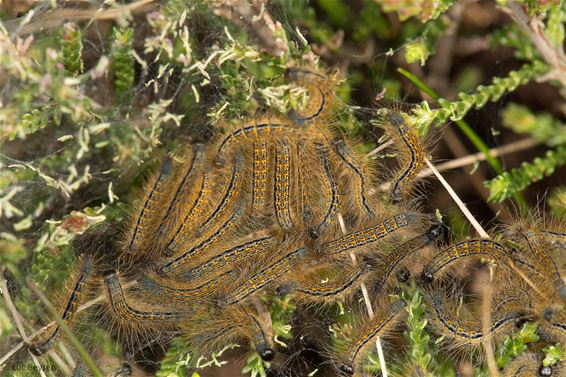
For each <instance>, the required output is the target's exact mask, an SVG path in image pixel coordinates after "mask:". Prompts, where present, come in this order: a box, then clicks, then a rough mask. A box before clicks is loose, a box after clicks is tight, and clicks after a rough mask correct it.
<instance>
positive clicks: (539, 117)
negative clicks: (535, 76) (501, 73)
mask: <svg viewBox="0 0 566 377" xmlns="http://www.w3.org/2000/svg"><path fill="white" fill-rule="evenodd" d="M501 115H502V124H503V126H504V127H506V128H509V129H511V130H513V131H514V132H515V133H518V134H530V135H531V136H532V137H533V138H534V139H535V140H536V141H539V142H541V143H545V144H547V145H549V146H555V145H559V144H564V143H566V125H564V123H563V122H561V121H560V120H558V119H556V118H555V117H553V116H552V115H551V114H549V113H541V114H533V113H532V112H531V111H530V110H529V109H528V108H527V107H526V106H521V105H518V104H516V103H512V102H511V103H509V104H508V105H507V106H506V107H505V108H504V109H503V112H502V114H501Z"/></svg>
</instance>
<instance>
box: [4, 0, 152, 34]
mask: <svg viewBox="0 0 566 377" xmlns="http://www.w3.org/2000/svg"><path fill="white" fill-rule="evenodd" d="M154 8H155V0H138V1H134V2H133V3H130V4H126V5H122V6H117V7H114V8H109V9H100V8H93V9H65V8H63V9H53V10H46V11H43V10H40V11H38V12H37V15H34V16H32V17H31V19H30V20H29V22H28V23H26V21H28V20H27V17H26V18H24V20H20V19H17V20H9V21H4V22H0V26H3V27H4V28H5V29H6V30H7V31H8V33H9V34H10V36H11V37H12V38H14V39H15V38H16V37H18V36H20V35H25V34H32V33H36V32H39V31H47V30H50V29H54V28H58V27H60V26H61V23H62V22H63V21H64V20H68V21H95V20H99V21H104V20H115V19H118V18H120V17H125V16H127V15H130V14H135V13H143V12H148V11H150V10H152V9H154Z"/></svg>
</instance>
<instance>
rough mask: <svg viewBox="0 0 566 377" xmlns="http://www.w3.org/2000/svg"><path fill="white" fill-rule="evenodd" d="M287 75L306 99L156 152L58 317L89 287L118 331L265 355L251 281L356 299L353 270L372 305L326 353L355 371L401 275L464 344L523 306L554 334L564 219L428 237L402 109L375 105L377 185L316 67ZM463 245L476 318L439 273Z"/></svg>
mask: <svg viewBox="0 0 566 377" xmlns="http://www.w3.org/2000/svg"><path fill="white" fill-rule="evenodd" d="M287 77H288V80H290V81H291V82H294V83H296V84H298V85H300V86H303V87H304V88H306V89H307V91H308V93H309V98H310V100H309V102H308V104H307V106H306V108H305V109H303V110H301V111H291V112H289V114H287V116H275V115H274V116H263V117H261V118H256V119H253V120H248V121H246V122H242V123H241V124H240V126H238V127H233V126H229V125H224V130H223V131H219V132H218V133H217V135H216V136H215V137H214V138H213V139H212V141H211V142H209V143H208V144H207V145H192V146H189V147H188V148H186V150H185V151H183V153H182V154H181V155H180V156H179V155H178V156H175V157H169V158H167V159H165V161H164V162H163V163H162V166H161V168H160V169H159V170H158V171H157V172H156V173H155V174H154V175H153V177H152V178H151V179H149V181H148V182H147V185H146V188H145V192H144V193H143V195H141V199H140V200H139V202H138V203H137V204H136V205H135V206H134V209H133V210H132V214H131V217H130V219H129V220H128V221H127V222H126V223H125V225H124V231H123V234H122V235H121V237H120V238H121V242H119V243H118V245H117V246H116V249H117V250H118V251H117V252H116V253H114V254H113V255H115V256H114V257H111V258H110V261H109V262H108V257H106V261H105V262H102V259H104V258H101V261H100V263H98V261H97V258H99V257H97V255H100V253H101V251H100V250H96V252H95V251H92V250H91V251H89V247H88V245H87V247H86V248H85V252H84V254H83V255H82V257H81V258H82V262H81V263H82V265H81V266H82V267H81V268H80V269H79V270H78V272H77V274H76V276H75V278H74V281H73V284H71V285H70V288H69V294H68V299H67V302H66V303H65V306H64V310H63V312H62V315H61V316H62V319H63V320H64V321H66V322H69V321H71V319H72V318H73V315H74V314H75V312H76V309H77V307H78V305H79V303H82V302H84V300H85V299H86V298H87V297H92V296H96V295H104V296H105V298H106V299H105V301H104V303H103V304H102V307H103V310H104V311H105V312H106V316H107V317H108V318H111V320H110V321H109V323H108V326H109V327H110V328H111V329H113V330H116V329H117V330H116V331H114V332H115V333H117V334H118V335H119V336H120V337H122V339H123V340H124V341H125V342H139V343H146V342H149V341H150V340H151V339H153V338H154V337H158V335H159V333H160V332H162V331H164V330H175V331H180V332H181V333H182V334H183V335H184V336H186V337H187V340H188V342H190V343H191V345H194V349H196V350H200V351H202V352H210V351H213V350H217V349H219V348H221V347H222V346H224V345H225V344H227V343H230V342H233V341H239V342H242V343H247V344H249V345H250V346H251V347H252V348H254V349H255V350H256V351H257V352H258V354H259V355H260V356H261V357H262V358H263V359H264V360H271V359H272V358H273V357H274V355H275V345H274V341H273V333H272V329H271V323H270V319H269V316H268V315H267V316H266V315H265V314H266V312H265V310H264V309H262V303H261V301H260V300H259V298H260V297H261V296H262V295H265V294H289V295H291V297H292V299H293V300H295V301H296V302H299V303H300V302H304V303H308V304H320V305H325V304H326V305H328V304H332V303H335V302H338V301H342V302H348V301H350V302H351V301H353V300H354V299H358V298H359V289H360V286H361V284H362V282H363V283H364V284H365V285H366V286H367V287H368V291H369V297H370V299H371V300H370V301H371V304H372V305H373V307H374V310H375V315H374V316H373V318H367V319H365V320H362V321H360V325H359V326H357V328H356V329H355V330H354V333H353V334H352V336H351V338H350V341H349V343H348V345H347V347H345V349H344V350H343V351H338V352H336V354H335V357H334V360H335V364H336V367H337V369H338V370H340V371H341V373H344V374H346V375H353V374H356V375H363V374H364V368H363V364H364V361H363V360H364V357H365V355H366V354H367V351H368V349H371V348H373V345H374V344H375V339H376V338H377V337H383V336H384V335H386V334H387V332H389V331H391V330H392V329H394V328H395V327H396V326H398V325H400V324H401V323H402V322H403V320H404V318H405V316H406V315H407V310H406V306H407V304H406V302H405V301H404V300H403V299H402V298H401V296H400V295H399V294H398V290H396V287H397V286H398V283H399V281H401V282H405V281H407V280H408V279H410V277H411V276H417V278H418V279H417V280H418V281H419V284H421V286H422V290H423V292H424V293H425V298H426V303H427V315H428V318H429V319H428V321H429V323H430V324H431V325H432V327H433V328H434V330H435V331H436V332H437V333H438V334H439V335H443V336H444V337H445V338H446V339H451V341H450V343H451V344H452V345H456V346H457V347H463V348H468V347H474V346H476V345H477V344H481V342H483V341H485V340H486V339H488V340H490V341H491V340H492V339H496V338H497V336H499V335H501V334H509V332H510V331H512V330H513V329H516V328H517V326H518V324H521V323H524V322H525V321H539V322H540V324H541V326H540V327H541V329H542V332H543V333H544V335H545V336H546V337H547V338H546V339H548V341H549V342H556V341H558V342H564V341H565V340H566V313H565V312H564V310H563V308H564V298H565V297H566V288H565V286H564V281H563V278H562V276H563V273H564V267H565V266H564V265H560V264H559V263H556V261H557V260H559V257H560V256H561V255H563V253H564V248H565V246H564V245H565V244H566V229H563V228H562V227H560V226H557V227H551V228H553V229H552V230H548V229H542V230H541V229H540V228H537V229H532V228H530V227H529V226H527V225H526V224H523V225H520V226H515V227H509V228H507V229H506V230H505V233H504V234H505V237H504V239H505V242H503V241H501V242H498V241H495V240H491V239H472V240H466V241H462V242H459V243H456V244H454V245H452V246H449V247H439V246H438V245H436V244H437V243H438V242H437V240H438V239H439V238H442V237H440V236H441V235H442V234H443V229H444V226H443V225H442V224H441V223H440V222H439V221H438V220H437V219H436V217H435V216H430V215H425V214H422V213H421V212H420V211H419V210H418V209H417V208H416V207H415V206H414V204H411V203H413V202H414V200H411V190H412V188H413V187H414V185H415V181H416V178H417V174H418V173H419V171H420V170H421V169H422V167H423V166H424V161H425V152H424V149H423V147H422V143H421V140H420V138H419V137H418V136H417V135H416V134H415V132H414V131H413V130H412V129H411V128H410V127H409V126H408V125H407V124H406V123H405V122H404V119H403V116H402V115H400V114H397V113H395V112H388V113H387V115H386V116H385V121H384V124H385V127H384V129H385V132H386V133H387V134H388V136H389V138H390V139H391V140H393V141H394V145H395V146H396V148H397V155H398V156H399V161H400V163H399V164H398V168H397V171H396V172H393V173H392V174H390V175H389V176H387V177H384V179H386V180H389V181H390V182H391V185H390V187H391V190H390V192H389V194H388V195H378V193H377V191H378V190H377V189H376V188H377V186H378V184H379V183H380V182H379V180H378V174H377V173H378V171H377V170H378V169H377V168H378V166H376V163H375V162H372V161H369V160H368V159H366V158H365V157H364V156H363V155H360V154H359V153H357V152H355V150H354V148H353V147H352V145H351V143H350V142H349V141H347V140H344V139H342V138H341V137H339V136H338V133H337V132H336V131H335V130H334V129H332V127H331V126H330V124H331V123H332V118H331V117H332V107H333V106H332V105H333V92H334V88H333V82H332V79H329V78H328V77H327V75H323V74H321V73H319V72H316V71H314V70H310V69H303V68H289V69H288V71H287ZM217 128H222V127H217ZM500 238H502V237H500ZM92 248H93V249H100V248H101V246H96V247H95V246H92ZM104 252H106V251H104V250H103V251H102V253H104ZM352 256H355V257H354V258H352ZM468 259H473V260H475V261H481V262H486V261H487V262H489V263H490V266H491V270H492V272H493V274H492V285H493V287H495V288H494V292H493V296H492V301H491V304H490V305H491V306H490V323H489V324H488V325H487V326H485V325H482V322H481V321H480V320H479V319H478V318H479V317H480V316H478V315H474V313H473V312H472V311H471V310H470V313H467V312H466V310H465V309H466V308H461V307H457V305H456V303H457V302H458V301H459V300H458V299H459V297H456V295H455V293H454V290H449V289H446V286H447V284H444V282H445V281H448V280H453V278H452V277H451V275H453V274H451V272H453V268H454V267H455V266H456V265H457V264H458V265H460V264H461V262H462V261H463V260H468ZM353 260H355V262H354V263H352V261H353ZM562 260H564V258H562ZM134 281H135V284H131V283H132V282H134ZM465 312H466V313H465ZM59 332H60V330H59V328H58V327H56V328H54V329H51V331H50V332H49V333H48V334H45V335H44V336H43V337H42V338H41V340H35V341H34V343H32V344H30V345H29V349H30V351H31V352H32V353H34V354H36V355H39V354H43V353H45V352H46V351H47V350H48V349H49V348H50V346H51V345H52V343H53V342H54V340H55V338H56V337H57V335H58V334H59ZM533 352H535V351H533ZM533 355H535V356H533ZM536 357H537V356H536V354H529V357H525V358H524V362H523V364H521V365H519V364H520V363H521V362H520V360H517V361H515V362H514V363H513V364H512V366H510V369H511V370H512V371H511V372H509V373H508V375H510V376H511V375H513V376H519V375H520V376H523V375H536V373H538V372H537V370H538V367H539V366H540V359H539V360H538V361H539V362H536V361H535V362H534V361H533V358H535V359H536ZM532 365H534V366H535V367H534V368H535V369H536V370H535V371H534V372H533V368H531V366H532ZM525 368H526V369H525ZM527 370H528V373H534V374H524V373H523V371H527ZM547 372H548V371H547ZM506 373H507V372H506ZM545 373H546V372H545Z"/></svg>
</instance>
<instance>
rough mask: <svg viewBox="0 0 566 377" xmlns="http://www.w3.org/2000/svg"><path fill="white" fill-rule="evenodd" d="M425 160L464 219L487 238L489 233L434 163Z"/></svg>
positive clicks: (481, 235)
mask: <svg viewBox="0 0 566 377" xmlns="http://www.w3.org/2000/svg"><path fill="white" fill-rule="evenodd" d="M425 162H426V164H427V165H428V167H429V169H430V170H432V172H433V173H434V175H435V176H436V178H438V180H439V181H440V183H442V186H444V188H445V189H446V191H448V194H449V195H450V196H451V197H452V199H453V200H454V201H455V202H456V205H457V206H458V208H460V211H462V213H463V214H464V216H466V219H468V221H469V222H470V224H472V226H473V227H474V229H475V230H476V232H478V234H479V235H480V237H482V238H489V234H487V232H486V231H485V230H484V229H483V228H482V226H481V225H480V223H479V222H478V221H477V220H476V218H475V217H474V216H473V215H472V213H471V212H470V210H469V209H468V207H466V205H465V204H464V202H462V200H461V199H460V197H458V195H457V194H456V192H455V191H454V189H452V187H451V186H450V185H449V184H448V182H446V180H445V179H444V177H443V176H442V175H441V174H440V173H439V172H438V170H436V168H435V167H434V165H432V164H431V163H430V161H429V160H428V158H425Z"/></svg>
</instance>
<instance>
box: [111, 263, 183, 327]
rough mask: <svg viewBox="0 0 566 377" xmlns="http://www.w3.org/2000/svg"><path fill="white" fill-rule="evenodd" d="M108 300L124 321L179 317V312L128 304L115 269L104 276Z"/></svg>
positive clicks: (165, 319)
mask: <svg viewBox="0 0 566 377" xmlns="http://www.w3.org/2000/svg"><path fill="white" fill-rule="evenodd" d="M104 282H105V284H106V288H107V294H108V302H109V304H110V307H111V308H112V310H113V311H114V313H116V315H117V316H118V317H120V318H121V319H123V320H125V321H129V320H131V321H134V322H135V321H150V322H153V321H172V320H175V319H178V318H179V317H180V313H174V312H169V311H147V310H141V309H138V308H134V307H132V306H130V304H128V301H127V299H126V296H125V294H124V291H123V288H122V284H121V283H120V278H119V277H118V275H117V274H116V272H115V271H113V272H110V273H109V274H107V275H106V276H105V277H104Z"/></svg>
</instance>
